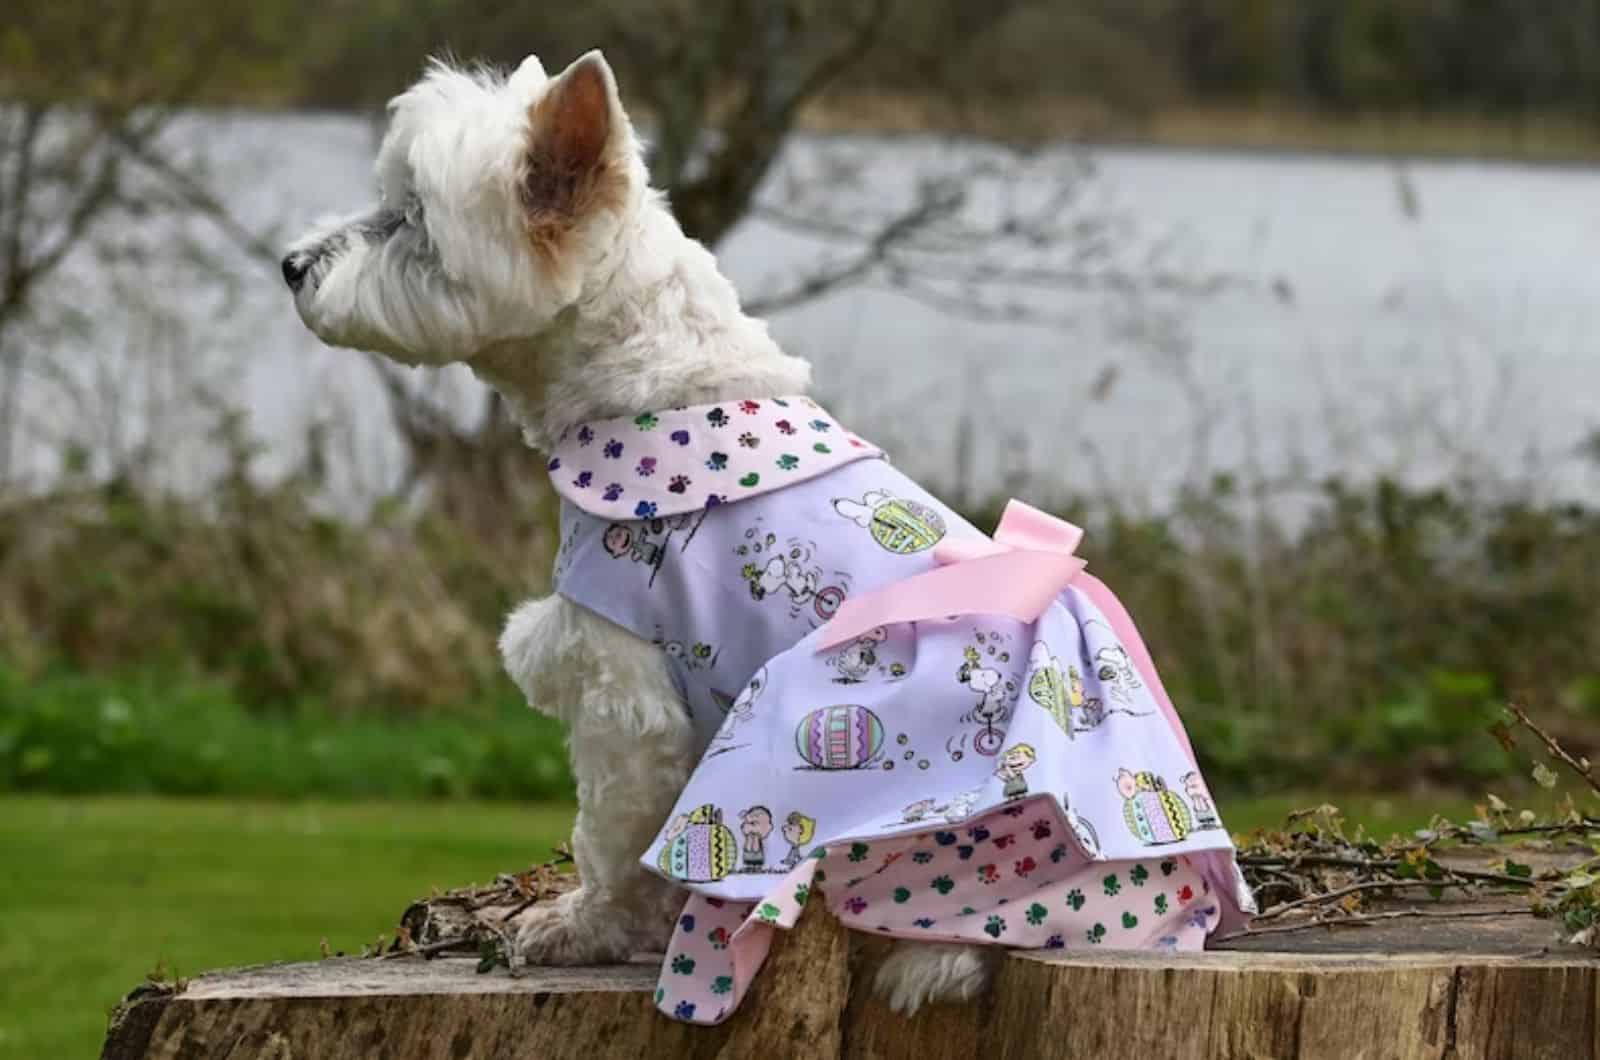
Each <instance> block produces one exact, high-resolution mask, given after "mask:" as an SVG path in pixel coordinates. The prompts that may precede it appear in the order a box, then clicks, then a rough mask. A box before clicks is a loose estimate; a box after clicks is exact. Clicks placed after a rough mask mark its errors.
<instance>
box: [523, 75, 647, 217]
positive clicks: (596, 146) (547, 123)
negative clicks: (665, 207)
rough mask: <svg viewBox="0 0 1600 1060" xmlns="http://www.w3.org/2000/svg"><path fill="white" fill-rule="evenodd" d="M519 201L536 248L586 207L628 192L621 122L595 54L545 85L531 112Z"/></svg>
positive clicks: (612, 83) (610, 202)
mask: <svg viewBox="0 0 1600 1060" xmlns="http://www.w3.org/2000/svg"><path fill="white" fill-rule="evenodd" d="M529 119H530V122H529V125H530V128H529V142H528V158H527V165H526V167H525V169H524V171H523V178H522V187H521V189H520V190H521V194H522V201H523V205H524V207H525V208H526V210H527V214H528V225H529V230H530V231H531V232H532V233H533V235H534V236H535V240H536V243H538V244H539V245H540V246H542V247H548V246H549V245H550V244H551V243H553V242H554V241H555V240H556V239H558V238H559V236H560V235H561V234H562V233H563V232H565V231H567V230H569V229H570V228H571V227H572V225H573V224H574V223H575V222H577V221H578V220H581V219H582V218H583V217H585V216H587V215H588V214H589V213H590V212H591V211H592V210H595V209H599V208H603V207H607V206H611V207H616V206H619V205H620V204H621V203H620V200H621V198H622V197H623V196H625V195H626V192H627V174H626V171H625V167H626V159H624V158H621V157H619V156H618V141H619V138H620V137H622V136H623V135H624V134H625V132H626V122H627V119H626V118H625V117H624V116H623V113H622V106H621V104H620V102H619V101H618V98H617V84H616V80H615V78H614V77H613V76H612V73H611V67H610V66H608V65H606V61H605V59H604V58H603V57H602V56H601V55H600V53H599V52H597V51H594V52H590V53H589V54H587V55H585V56H583V57H582V58H581V59H579V60H577V61H576V62H574V63H573V64H572V65H571V66H569V67H567V69H566V70H565V71H563V72H562V73H561V75H560V76H559V77H556V78H555V79H553V80H552V81H551V82H550V83H549V87H548V89H546V91H545V93H544V94H543V95H542V96H541V97H540V98H539V101H538V102H537V103H535V104H534V105H533V107H532V110H531V112H530V114H529Z"/></svg>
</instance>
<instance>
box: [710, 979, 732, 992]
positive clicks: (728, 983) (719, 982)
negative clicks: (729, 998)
mask: <svg viewBox="0 0 1600 1060" xmlns="http://www.w3.org/2000/svg"><path fill="white" fill-rule="evenodd" d="M732 990H733V976H731V975H719V976H717V977H716V978H715V979H713V980H711V992H712V993H713V994H716V995H717V996H719V997H720V996H721V995H723V994H726V993H730V992H731V991H732Z"/></svg>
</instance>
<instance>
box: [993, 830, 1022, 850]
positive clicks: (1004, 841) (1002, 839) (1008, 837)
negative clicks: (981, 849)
mask: <svg viewBox="0 0 1600 1060" xmlns="http://www.w3.org/2000/svg"><path fill="white" fill-rule="evenodd" d="M1016 841H1017V837H1016V836H1014V835H1012V834H1011V833H1010V832H1007V833H1006V834H1005V835H1002V836H995V839H994V847H995V849H996V850H1004V849H1005V848H1006V847H1008V846H1010V845H1011V844H1012V843H1015V842H1016Z"/></svg>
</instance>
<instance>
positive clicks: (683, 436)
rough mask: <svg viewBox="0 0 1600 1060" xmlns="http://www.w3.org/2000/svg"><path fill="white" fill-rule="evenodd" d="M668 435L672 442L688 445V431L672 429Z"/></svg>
mask: <svg viewBox="0 0 1600 1060" xmlns="http://www.w3.org/2000/svg"><path fill="white" fill-rule="evenodd" d="M669 437H671V438H672V440H673V441H674V442H676V443H677V444H679V445H688V444H689V432H688V431H673V432H672V434H671V435H670V436H669Z"/></svg>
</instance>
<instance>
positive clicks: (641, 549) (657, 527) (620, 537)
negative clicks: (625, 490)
mask: <svg viewBox="0 0 1600 1060" xmlns="http://www.w3.org/2000/svg"><path fill="white" fill-rule="evenodd" d="M704 517H705V513H704V512H698V513H696V512H689V513H686V514H683V515H672V516H666V517H664V518H660V519H646V520H643V521H640V522H632V523H612V524H611V525H610V526H608V527H606V531H605V533H604V534H602V535H601V537H600V544H601V546H602V547H604V548H605V550H606V555H608V556H610V557H611V558H612V559H629V560H632V561H633V562H635V563H643V564H644V565H645V566H647V567H649V568H650V581H649V583H648V584H650V585H654V584H655V582H656V574H657V573H659V572H660V570H661V565H662V564H663V563H665V562H666V559H667V544H668V542H670V541H671V540H672V535H673V534H675V533H677V532H678V531H680V530H688V531H689V534H688V536H687V538H686V539H685V540H684V541H683V543H682V545H681V546H680V548H679V551H680V552H681V551H682V550H683V549H686V548H688V547H689V542H690V541H692V540H694V534H695V531H697V530H698V529H699V528H700V520H701V519H703V518H704Z"/></svg>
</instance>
